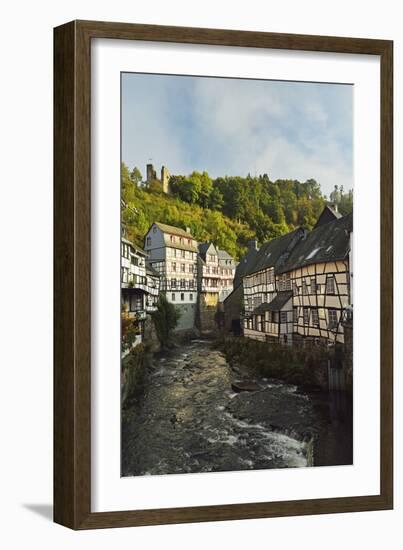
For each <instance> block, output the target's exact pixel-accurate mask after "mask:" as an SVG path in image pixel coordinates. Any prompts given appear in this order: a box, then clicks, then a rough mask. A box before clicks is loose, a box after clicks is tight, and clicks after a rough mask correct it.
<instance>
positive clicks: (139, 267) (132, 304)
mask: <svg viewBox="0 0 403 550" xmlns="http://www.w3.org/2000/svg"><path fill="white" fill-rule="evenodd" d="M146 257H147V253H146V252H145V251H144V250H142V249H141V248H139V247H137V246H135V245H134V244H133V243H132V242H130V241H128V240H127V239H125V238H122V239H121V298H122V306H123V309H124V310H125V311H126V313H127V315H128V316H129V318H130V319H132V320H133V323H134V324H135V327H136V332H137V333H138V337H137V339H136V342H135V343H138V342H140V341H141V339H142V335H143V332H144V321H145V318H146V297H147V278H146Z"/></svg>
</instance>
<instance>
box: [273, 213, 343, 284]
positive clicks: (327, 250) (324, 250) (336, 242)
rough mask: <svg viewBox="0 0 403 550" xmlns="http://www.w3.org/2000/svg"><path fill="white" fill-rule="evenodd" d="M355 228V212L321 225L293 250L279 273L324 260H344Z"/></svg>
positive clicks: (277, 270)
mask: <svg viewBox="0 0 403 550" xmlns="http://www.w3.org/2000/svg"><path fill="white" fill-rule="evenodd" d="M352 230H353V214H352V213H351V214H348V215H347V216H343V217H342V218H339V219H337V220H334V221H332V222H329V223H326V224H323V225H319V226H318V227H316V228H315V229H313V230H312V231H311V232H310V233H307V234H306V236H305V238H304V239H303V240H301V241H300V242H299V244H298V245H297V246H296V247H295V248H294V250H293V251H292V252H291V254H290V256H289V257H288V259H287V260H286V261H285V262H284V263H283V264H282V265H281V266H279V267H278V268H276V272H277V273H284V272H285V271H291V270H292V269H296V268H298V267H303V266H305V265H310V264H318V263H323V262H332V261H336V260H344V259H345V258H346V257H347V255H348V253H349V251H350V232H351V231H352Z"/></svg>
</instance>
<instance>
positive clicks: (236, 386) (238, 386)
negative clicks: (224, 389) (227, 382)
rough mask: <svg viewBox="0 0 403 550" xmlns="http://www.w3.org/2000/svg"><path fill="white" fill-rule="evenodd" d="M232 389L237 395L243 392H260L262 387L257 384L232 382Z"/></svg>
mask: <svg viewBox="0 0 403 550" xmlns="http://www.w3.org/2000/svg"><path fill="white" fill-rule="evenodd" d="M231 387H232V389H233V390H234V392H236V393H239V392H241V391H258V390H260V386H259V385H258V384H256V382H232V384H231Z"/></svg>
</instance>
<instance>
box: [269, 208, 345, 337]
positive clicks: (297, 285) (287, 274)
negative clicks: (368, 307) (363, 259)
mask: <svg viewBox="0 0 403 550" xmlns="http://www.w3.org/2000/svg"><path fill="white" fill-rule="evenodd" d="M352 231H353V215H352V213H351V214H349V215H347V216H343V217H341V218H336V219H334V220H332V221H324V222H323V223H321V224H319V225H317V226H316V227H315V228H314V229H313V230H312V231H311V232H309V233H307V234H306V236H305V238H304V239H303V240H301V242H300V243H299V245H298V246H297V247H296V248H295V249H294V250H293V251H292V253H291V254H290V256H289V257H288V259H287V260H286V261H285V262H284V263H283V264H282V265H281V266H278V268H277V269H276V275H277V277H276V278H277V279H278V281H279V283H280V281H282V282H283V284H287V287H288V286H290V287H291V289H292V307H293V333H294V336H293V338H294V341H298V340H301V339H304V340H305V341H307V340H308V341H317V342H319V341H320V340H326V341H327V342H328V343H335V342H340V343H343V342H344V329H343V322H342V321H343V318H344V314H345V312H346V311H347V310H348V309H351V305H352V299H351V298H352V297H351V284H350V282H351V272H350V250H351V245H350V240H351V234H352ZM285 281H286V283H285Z"/></svg>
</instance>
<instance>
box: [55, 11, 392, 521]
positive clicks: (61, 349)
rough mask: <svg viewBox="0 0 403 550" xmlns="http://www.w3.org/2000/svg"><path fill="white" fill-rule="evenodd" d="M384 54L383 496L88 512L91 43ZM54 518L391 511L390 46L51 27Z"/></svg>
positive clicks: (144, 28) (155, 29)
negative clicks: (95, 40)
mask: <svg viewBox="0 0 403 550" xmlns="http://www.w3.org/2000/svg"><path fill="white" fill-rule="evenodd" d="M92 38H112V39H125V40H150V41H159V42H178V43H188V44H210V45H211V44H213V45H222V46H242V47H253V48H275V49H288V50H305V51H321V52H338V53H355V54H370V55H378V56H380V58H381V205H380V208H381V243H382V244H381V281H380V284H381V365H380V369H381V445H380V448H381V489H380V494H379V495H371V496H356V497H343V498H330V499H312V500H299V501H297V500H293V501H286V502H267V503H248V504H242V503H240V504H231V505H219V506H217V505H214V506H201V507H186V508H168V509H158V510H157V509H154V510H128V511H119V512H97V513H92V512H91V486H90V483H91V417H90V409H91V403H90V399H91V391H90V390H91V380H90V373H91V355H90V354H91V338H90V336H91V316H90V312H91V292H90V290H91V280H90V276H91V265H90V258H91V234H90V227H91V196H90V189H91V178H90V161H91V159H90V147H91V143H90V97H91V90H90V82H91V74H90V68H91V63H90V60H91V39H92ZM54 141H55V145H54V520H55V521H56V522H57V523H60V524H62V525H65V526H67V527H70V528H72V529H90V528H106V527H126V526H134V525H157V524H163V523H185V522H200V521H218V520H229V519H248V518H263V517H276V516H291V515H306V514H325V513H337V512H354V511H366V510H385V509H391V508H392V507H393V433H392V428H393V401H392V396H393V303H392V300H393V229H392V228H393V217H392V216H393V210H392V206H393V42H391V41H386V40H372V39H363V38H341V37H325V36H307V35H292V34H274V33H262V32H249V31H235V30H218V29H200V28H185V27H166V26H154V25H136V24H128V23H107V22H91V21H73V22H70V23H67V24H65V25H62V26H60V27H57V28H56V29H55V30H54Z"/></svg>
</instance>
